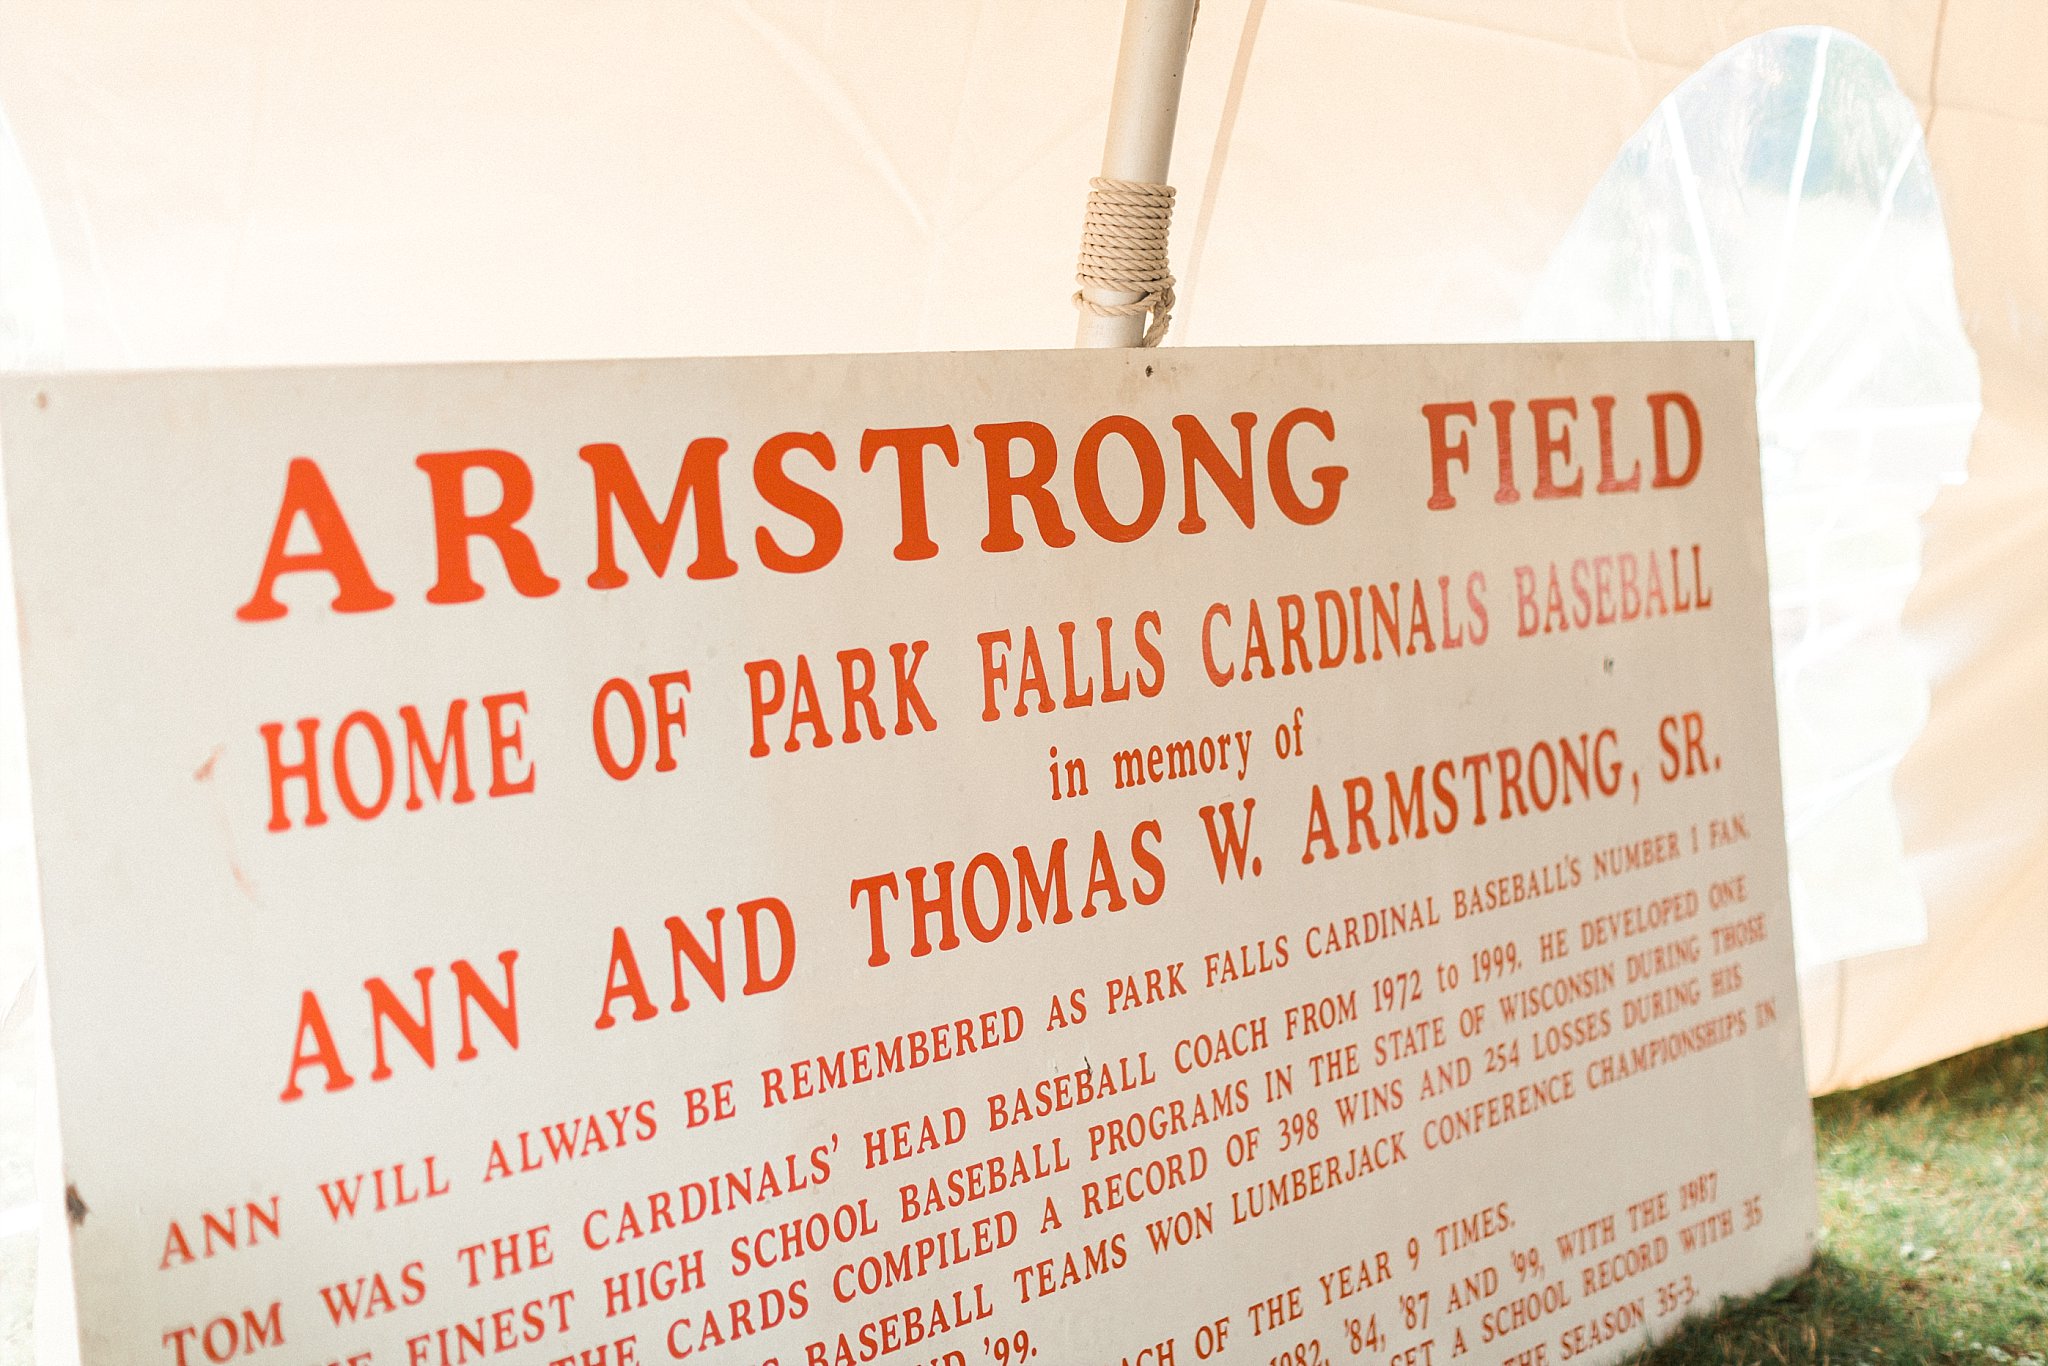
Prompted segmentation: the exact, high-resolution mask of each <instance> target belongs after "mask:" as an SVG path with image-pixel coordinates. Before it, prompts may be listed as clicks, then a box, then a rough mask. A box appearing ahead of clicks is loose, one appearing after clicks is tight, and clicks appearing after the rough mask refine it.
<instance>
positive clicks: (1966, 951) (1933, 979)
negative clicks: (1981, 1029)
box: [1852, 849, 2048, 1075]
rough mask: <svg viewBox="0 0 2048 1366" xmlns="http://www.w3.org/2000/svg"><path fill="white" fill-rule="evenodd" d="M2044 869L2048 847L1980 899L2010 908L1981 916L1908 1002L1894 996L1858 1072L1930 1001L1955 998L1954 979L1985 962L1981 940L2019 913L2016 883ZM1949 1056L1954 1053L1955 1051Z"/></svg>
mask: <svg viewBox="0 0 2048 1366" xmlns="http://www.w3.org/2000/svg"><path fill="white" fill-rule="evenodd" d="M2044 869H2048V849H2042V850H2039V851H2037V852H2036V854H2035V856H2034V857H2033V858H2032V859H2030V860H2028V861H2027V862H2026V863H2024V864H2022V865H2021V867H2020V870H2019V872H2018V873H2016V874H2014V875H2013V876H2012V877H2010V878H2008V879H2006V881H2005V883H2004V885H2003V886H2002V887H2001V888H2000V889H1999V891H1997V892H1995V893H1993V894H1991V895H1989V896H1987V897H1984V898H1982V899H1981V900H1982V902H1983V904H1985V905H2000V904H2003V905H2005V906H2006V907H2007V908H2008V909H2007V911H2006V913H2005V914H2004V915H1980V916H1978V917H1977V921H1976V923H1975V924H1974V925H1972V926H1971V927H1970V928H1969V929H1968V930H1967V931H1966V932H1965V933H1964V935H1963V938H1962V941H1961V942H1960V943H1959V944H1957V945H1956V946H1955V947H1954V948H1953V949H1952V950H1951V951H1950V952H1949V953H1947V954H1946V955H1944V957H1943V958H1942V961H1941V963H1940V965H1939V966H1938V967H1937V968H1936V969H1935V970H1934V971H1933V972H1931V973H1928V974H1927V975H1926V976H1925V977H1923V978H1922V979H1921V981H1920V983H1919V985H1918V987H1917V988H1914V989H1910V990H1909V992H1908V995H1907V1002H1906V1003H1905V1004H1903V1005H1902V1004H1901V1003H1900V1002H1899V1001H1898V1000H1897V999H1896V998H1894V1000H1893V1001H1892V1002H1891V1006H1892V1008H1891V1009H1889V1010H1887V1011H1885V1012H1884V1018H1885V1019H1886V1020H1887V1021H1888V1024H1887V1027H1885V1028H1884V1029H1882V1030H1881V1031H1877V1032H1876V1038H1875V1039H1874V1040H1873V1042H1872V1043H1871V1044H1870V1045H1869V1046H1868V1047H1866V1048H1863V1049H1860V1050H1858V1054H1857V1060H1856V1063H1855V1066H1854V1067H1853V1069H1852V1071H1853V1072H1855V1073H1856V1074H1858V1075H1861V1074H1865V1073H1868V1072H1870V1070H1871V1067H1872V1062H1871V1060H1872V1059H1873V1058H1880V1057H1882V1056H1883V1055H1884V1053H1885V1051H1886V1050H1887V1049H1890V1048H1892V1047H1893V1046H1894V1045H1896V1044H1897V1043H1898V1042H1899V1040H1900V1038H1902V1037H1903V1036H1904V1035H1905V1034H1906V1032H1907V1030H1908V1029H1909V1028H1910V1027H1911V1026H1912V1024H1913V1022H1914V1021H1916V1020H1918V1019H1919V1018H1920V1017H1921V1016H1922V1015H1923V1013H1924V1012H1925V1011H1926V1009H1927V1006H1928V1002H1929V1001H1935V1000H1944V999H1954V995H1955V993H1954V991H1953V990H1952V989H1951V986H1950V983H1951V981H1952V979H1954V978H1955V977H1956V975H1957V974H1958V973H1960V972H1961V971H1963V970H1964V969H1965V968H1967V967H1970V966H1973V965H1978V964H1981V963H1982V962H1983V961H1985V959H1984V956H1981V955H1978V954H1977V953H1975V952H1973V950H1975V948H1976V947H1977V945H1978V943H1979V942H1980V941H1981V940H1982V939H1984V938H1985V936H1987V935H1992V934H1994V933H1996V932H2002V931H2004V929H2005V927H2006V925H2005V922H2006V920H2007V919H2009V918H2012V917H2014V916H2017V915H2018V914H2019V910H2018V902H2019V900H2020V898H2014V897H2011V896H2010V895H2009V894H2010V892H2011V890H2012V889H2013V888H2014V887H2015V886H2022V887H2023V886H2024V885H2025V883H2027V882H2028V881H2030V880H2033V879H2036V878H2039V877H2040V876H2041V874H2042V871H2043V870H2044ZM1925 948H1926V945H1915V946H1914V949H1915V950H1924V949H1925ZM2001 1037H2004V1036H2003V1035H2001V1034H1993V1035H1991V1036H1990V1037H1989V1038H1976V1039H1974V1041H1973V1042H1970V1043H1966V1044H1964V1045H1962V1047H1960V1048H1957V1049H1955V1050H1954V1052H1956V1053H1967V1052H1968V1051H1969V1050H1970V1049H1972V1048H1978V1047H1982V1046H1983V1045H1984V1044H1987V1043H1996V1042H1997V1041H1998V1040H1999V1039H2000V1038H2001ZM1947 1056H1953V1054H1950V1055H1947Z"/></svg>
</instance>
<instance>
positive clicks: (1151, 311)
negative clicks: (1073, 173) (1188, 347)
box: [1074, 176, 1173, 346]
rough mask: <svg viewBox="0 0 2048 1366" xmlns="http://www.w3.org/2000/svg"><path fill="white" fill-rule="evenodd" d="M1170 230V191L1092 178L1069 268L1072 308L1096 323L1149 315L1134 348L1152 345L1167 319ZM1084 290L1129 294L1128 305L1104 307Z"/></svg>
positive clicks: (1170, 311) (1160, 338) (1133, 182)
mask: <svg viewBox="0 0 2048 1366" xmlns="http://www.w3.org/2000/svg"><path fill="white" fill-rule="evenodd" d="M1172 228H1173V186H1171V185H1155V184H1153V183H1151V182H1149V181H1144V180H1113V179H1110V178H1109V177H1107V176H1096V177H1095V178H1094V179H1093V180H1090V181H1089V182H1088V214H1087V217H1086V218H1085V219H1084V220H1082V224H1081V257H1080V260H1079V261H1078V262H1077V263H1076V265H1075V268H1074V280H1075V282H1076V283H1078V284H1079V285H1080V286H1081V288H1079V289H1077V290H1075V291H1074V307H1076V308H1078V309H1082V310H1083V311H1085V312H1089V313H1093V314H1094V315H1095V316H1096V317H1098V318H1129V317H1136V316H1139V315H1150V318H1151V321H1150V322H1149V323H1148V324H1147V325H1146V328H1145V336H1144V339H1143V340H1142V341H1140V342H1139V343H1138V344H1139V345H1140V346H1157V345H1159V343H1160V342H1161V341H1163V340H1164V339H1165V337H1166V329H1167V326H1168V324H1169V323H1171V322H1172V320H1173V272H1172V271H1171V270H1170V269H1168V262H1167V257H1166V246H1167V238H1168V235H1169V234H1170V232H1171V231H1172ZM1089 290H1099V291H1102V292H1105V293H1117V294H1135V295H1137V296H1138V297H1137V298H1136V299H1133V300H1132V301H1131V302H1129V303H1121V304H1105V303H1100V302H1098V301H1097V300H1094V299H1091V298H1089V297H1088V291H1089Z"/></svg>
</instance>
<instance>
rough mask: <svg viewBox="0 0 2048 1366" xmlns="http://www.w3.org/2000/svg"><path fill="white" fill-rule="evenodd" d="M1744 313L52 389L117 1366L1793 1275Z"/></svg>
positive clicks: (1080, 1350) (730, 1337)
mask: <svg viewBox="0 0 2048 1366" xmlns="http://www.w3.org/2000/svg"><path fill="white" fill-rule="evenodd" d="M1750 375H1751V359H1750V355H1749V352H1748V349H1747V348H1746V347H1744V346H1732V345H1694V344H1685V345H1652V346H1600V347H1524V348H1506V347H1472V348H1428V349H1424V348H1403V349H1352V348H1343V349H1283V350H1243V351H1207V352H1205V351H1164V352H1147V353H1105V352H1095V353H1044V354H1037V353H1033V354H1012V355H948V356H908V355H905V356H867V357H839V358H818V359H788V360H707V361H677V362H654V361H649V362H615V363H604V364H556V365H532V366H475V367H439V368H430V369H429V368H421V369H362V370H332V371H319V370H315V371H277V372H260V373H209V374H167V375H136V376H118V377H95V376H66V377H62V378H55V379H49V380H42V381H26V382H17V383H16V384H14V385H13V386H12V387H10V388H9V389H8V390H7V391H6V393H5V396H4V404H0V437H4V441H5V447H6V467H7V468H6V474H7V479H8V497H9V502H10V505H11V516H12V518H13V537H14V546H15V552H16V556H17V560H18V565H17V575H18V582H19V593H20V602H21V619H22V626H23V635H24V640H25V669H26V686H27V704H28V719H29V746H30V758H31V778H32V784H33V793H34V814H35V821H36V839H37V849H38V858H39V865H40V871H41V885H42V892H43V897H44V916H45V923H46V930H47V951H48V968H49V979H48V982H49V1002H50V1010H51V1023H52V1038H53V1045H54V1048H55V1052H56V1064H57V1077H58V1101H59V1122H60V1126H61V1134H62V1143H63V1164H64V1172H65V1178H66V1180H67V1181H68V1183H69V1186H70V1191H69V1205H70V1210H71V1222H72V1253H73V1257H74V1262H75V1268H76V1282H77V1307H78V1314H79V1323H80V1335H81V1347H82V1354H83V1358H84V1360H85V1361H86V1362H87V1363H90V1364H92V1366H97V1364H98V1363H115V1362H119V1363H135V1362H163V1363H170V1364H171V1366H199V1364H200V1363H225V1362H230V1361H241V1360H244V1359H248V1360H251V1361H256V1362H262V1361H278V1362H292V1363H305V1362H350V1363H363V1362H375V1363H378V1364H379V1366H461V1364H464V1363H474V1362H486V1361H488V1362H500V1361H503V1362H514V1361H517V1362H550V1363H570V1362H574V1363H587V1364H589V1366H597V1364H599V1363H606V1364H608V1366H615V1364H616V1363H627V1362H639V1363H646V1362H666V1361H671V1360H677V1359H683V1358H689V1359H693V1360H694V1359H697V1358H703V1359H705V1360H708V1361H719V1362H744V1363H750V1364H751V1363H760V1362H770V1361H773V1362H779V1363H783V1364H784V1366H794V1364H795V1363H804V1364H805V1366H841V1364H843V1363H867V1362H877V1361H891V1362H899V1363H909V1362H918V1363H924V1362H946V1363H955V1366H960V1364H961V1363H967V1362H975V1363H993V1366H1019V1364H1020V1363H1023V1362H1026V1361H1032V1360H1037V1361H1043V1362H1049V1363H1052V1362H1081V1361H1097V1362H1128V1363H1134V1364H1135V1363H1145V1366H1189V1364H1190V1363H1193V1362H1198V1361H1209V1360H1220V1361H1239V1362H1258V1363H1291V1364H1292V1366H1311V1364H1312V1363H1316V1362H1345V1361H1351V1360H1361V1361H1368V1362H1375V1363H1382V1362H1384V1363H1406V1364H1407V1366H1427V1363H1431V1362H1450V1361H1455V1360H1460V1359H1464V1358H1468V1357H1469V1358H1470V1359H1471V1360H1473V1361H1482V1362H1489V1363H1491V1362H1517V1363H1546V1362H1559V1361H1566V1360H1577V1359H1582V1358H1583V1359H1586V1360H1593V1361H1599V1360H1612V1359H1614V1358H1615V1357H1617V1356H1618V1355H1620V1354H1622V1353H1624V1352H1625V1351H1626V1350H1628V1349H1629V1348H1631V1347H1633V1346H1636V1345H1640V1343H1641V1342H1642V1341H1643V1340H1644V1339H1645V1337H1646V1335H1652V1334H1657V1333H1661V1332H1663V1331H1666V1330H1668V1329H1670V1328H1671V1327H1672V1326H1674V1325H1675V1324H1676V1323H1678V1322H1679V1321H1680V1320H1681V1318H1682V1317H1683V1316H1685V1315H1686V1314H1687V1313H1689V1312H1697V1311H1703V1310H1706V1309H1708V1308H1710V1307H1711V1306H1712V1305H1713V1304H1714V1303H1715V1301H1716V1299H1717V1297H1719V1296H1720V1295H1722V1294H1724V1293H1733V1292H1739V1291H1747V1290H1755V1289H1758V1288H1760V1287H1762V1286H1764V1285H1766V1284H1767V1283H1768V1282H1769V1281H1770V1280H1771V1279H1773V1278H1774V1277H1775V1276H1777V1275H1779V1274H1782V1273H1785V1272H1788V1271H1790V1270H1792V1269H1794V1268H1797V1267H1799V1266H1801V1265H1803V1264H1804V1262H1805V1261H1806V1260H1807V1258H1808V1257H1809V1255H1810V1253H1811V1250H1812V1237H1813V1230H1814V1228H1815V1224H1816V1218H1815V1206H1814V1195H1813V1189H1812V1181H1813V1173H1812V1157H1811V1132H1810V1126H1809V1119H1808V1107H1807V1102H1806V1091H1805V1087H1804V1086H1803V1084H1802V1080H1801V1074H1800V1060H1799V1059H1800V1052H1799V1032H1798V1028H1797V1003H1796V999H1795V994H1794V984H1793V977H1792V969H1791V962H1792V959H1791V945H1790V943H1789V942H1788V920H1787V911H1786V894H1785V858H1784V848H1783V839H1782V833H1781V813H1780V805H1779V785H1778V762H1777V745H1776V734H1775V729H1774V724H1773V719H1772V704H1771V697H1772V690H1771V679H1770V658H1769V647H1768V641H1769V635H1768V630H1767V626H1766V617H1765V583H1764V562H1763V538H1762V534H1761V520H1760V514H1759V498H1758V472H1757V458H1756V437H1755V428H1754V422H1753V418H1752V411H1753V410H1752V401H1751V389H1750V382H1751V381H1750Z"/></svg>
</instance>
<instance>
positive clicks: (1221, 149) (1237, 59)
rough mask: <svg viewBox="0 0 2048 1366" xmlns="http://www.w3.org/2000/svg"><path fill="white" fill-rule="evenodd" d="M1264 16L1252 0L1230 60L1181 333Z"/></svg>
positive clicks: (1190, 316)
mask: <svg viewBox="0 0 2048 1366" xmlns="http://www.w3.org/2000/svg"><path fill="white" fill-rule="evenodd" d="M1265 16H1266V0H1251V4H1250V5H1249V7H1247V8H1246V10H1245V13H1244V26H1243V27H1242V28H1241V29H1239V30H1238V36H1237V54H1236V56H1234V57H1233V58H1232V59H1231V64H1230V86H1229V88H1228V89H1227V90H1225V91H1224V93H1223V113H1222V116H1221V117H1220V118H1219V119H1218V120H1217V122H1216V141H1215V143H1214V144H1213V145H1212V146H1211V147H1210V150H1209V170H1208V174H1207V175H1206V176H1205V177H1204V179H1203V181H1202V201H1201V203H1200V204H1199V205H1198V206H1197V207H1196V210H1195V233H1194V240H1193V242H1192V243H1191V244H1190V246H1189V248H1188V280H1187V293H1188V306H1187V309H1186V310H1185V311H1184V312H1183V313H1182V315H1181V331H1182V333H1183V334H1185V333H1186V332H1187V331H1188V329H1189V328H1191V327H1192V326H1193V325H1194V310H1195V304H1196V302H1197V301H1198V300H1199V298H1200V295H1199V294H1198V293H1197V291H1196V289H1195V285H1196V282H1197V281H1198V280H1199V279H1200V277H1201V273H1202V258H1203V257H1204V256H1205V255H1206V254H1207V252H1208V250H1209V225H1210V224H1211V222H1213V221H1214V219H1215V217H1216V198H1217V195H1218V193H1219V192H1220V191H1221V189H1222V186H1223V168H1224V165H1225V163H1226V162H1228V161H1229V159H1230V143H1231V139H1232V137H1233V136H1234V135H1235V134H1236V131H1237V115H1238V111H1239V109H1240V108H1242V107H1243V104H1244V87H1245V82H1246V80H1247V78H1248V77H1249V76H1250V74H1251V68H1252V52H1253V50H1254V49H1255V48H1256V47H1257V46H1258V42H1259V24H1260V22H1261V21H1262V20H1263V19H1264V18H1265Z"/></svg>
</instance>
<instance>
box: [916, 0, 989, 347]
mask: <svg viewBox="0 0 2048 1366" xmlns="http://www.w3.org/2000/svg"><path fill="white" fill-rule="evenodd" d="M988 7H989V0H981V3H980V4H978V5H976V6H975V9H974V31H973V32H972V33H970V34H969V35H968V37H967V57H966V60H965V61H963V62H962V63H961V68H960V70H961V76H960V94H959V96H958V98H956V99H955V100H954V101H953V127H952V130H951V131H950V132H948V133H947V135H946V179H945V183H944V184H943V185H942V186H940V188H939V198H938V203H937V205H936V206H935V209H934V212H935V213H936V214H937V224H936V231H935V232H934V233H933V234H932V244H931V245H932V249H931V251H930V252H928V253H927V254H926V256H925V267H924V288H923V290H921V291H920V294H919V298H918V301H917V333H916V336H917V345H918V349H919V350H928V349H930V346H931V330H932V306H933V304H934V303H936V302H937V300H938V298H939V289H938V277H939V272H940V270H941V269H942V267H943V264H944V262H945V260H946V249H947V246H948V242H949V239H950V238H951V236H952V231H953V228H954V226H955V225H956V224H957V223H958V222H959V221H960V219H959V217H958V216H957V215H955V214H954V213H953V212H952V207H953V192H954V190H955V188H956V187H957V186H958V185H959V183H960V129H961V127H962V125H964V124H965V123H966V122H967V101H968V97H969V96H970V95H971V93H972V92H973V90H974V72H975V64H976V62H977V60H978V59H979V58H980V56H981V34H982V29H983V28H984V26H985V25H986V24H987V22H988Z"/></svg>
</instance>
